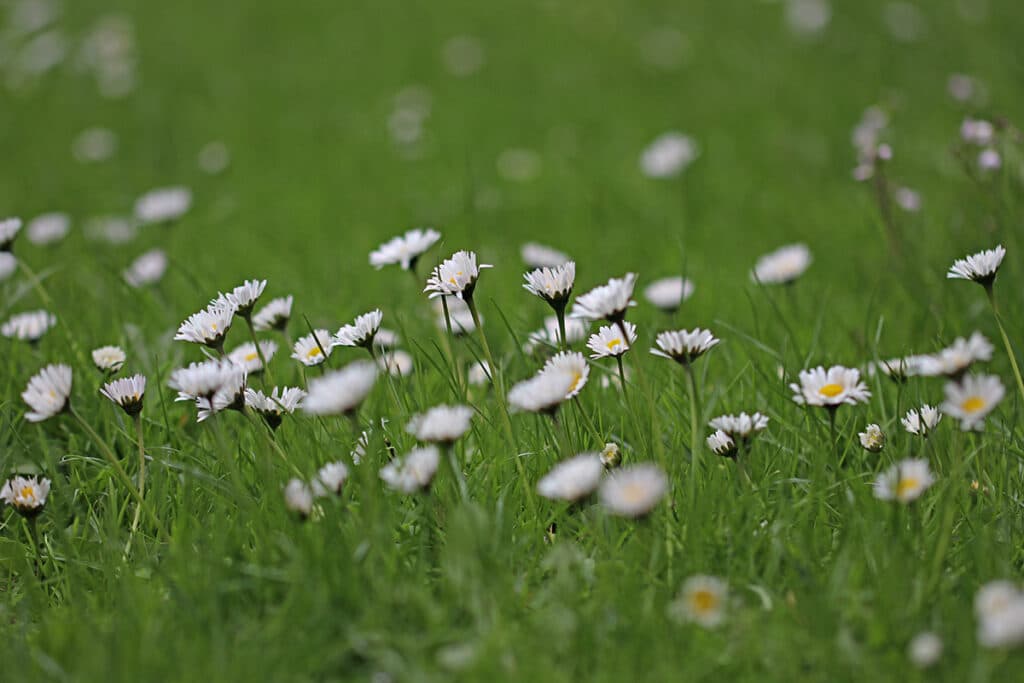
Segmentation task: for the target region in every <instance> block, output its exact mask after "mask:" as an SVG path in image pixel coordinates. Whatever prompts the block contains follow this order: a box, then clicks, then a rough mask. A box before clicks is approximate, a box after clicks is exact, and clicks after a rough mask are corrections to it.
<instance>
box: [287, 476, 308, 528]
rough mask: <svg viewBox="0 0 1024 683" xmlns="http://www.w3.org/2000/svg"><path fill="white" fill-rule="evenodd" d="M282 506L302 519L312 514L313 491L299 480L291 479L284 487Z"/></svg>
mask: <svg viewBox="0 0 1024 683" xmlns="http://www.w3.org/2000/svg"><path fill="white" fill-rule="evenodd" d="M284 504H285V507H287V508H288V509H289V510H291V511H292V512H296V513H298V514H299V516H300V517H302V518H303V519H305V518H307V517H309V515H310V514H311V513H312V512H313V489H311V488H310V487H309V485H308V484H306V482H304V481H302V480H300V479H292V480H290V481H289V482H288V485H287V486H285V487H284Z"/></svg>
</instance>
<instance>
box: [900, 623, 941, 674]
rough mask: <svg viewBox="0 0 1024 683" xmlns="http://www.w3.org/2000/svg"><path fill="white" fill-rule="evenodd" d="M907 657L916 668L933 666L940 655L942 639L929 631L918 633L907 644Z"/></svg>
mask: <svg viewBox="0 0 1024 683" xmlns="http://www.w3.org/2000/svg"><path fill="white" fill-rule="evenodd" d="M907 657H908V658H909V659H910V662H911V663H912V664H913V665H914V666H916V667H917V668H918V669H927V668H928V667H930V666H933V665H934V664H935V663H936V662H938V661H939V658H940V657H942V639H941V638H939V637H938V636H937V635H935V634H934V633H931V632H930V631H925V632H923V633H918V634H917V635H916V636H914V637H913V638H912V639H911V641H910V644H909V645H907Z"/></svg>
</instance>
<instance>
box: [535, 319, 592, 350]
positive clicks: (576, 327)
mask: <svg viewBox="0 0 1024 683" xmlns="http://www.w3.org/2000/svg"><path fill="white" fill-rule="evenodd" d="M589 332H590V323H589V322H588V321H586V320H582V319H580V318H568V319H567V320H566V321H565V343H566V344H568V345H570V346H571V345H573V344H576V343H579V342H581V341H583V340H584V339H586V338H587V334H588V333H589ZM560 334H561V333H560V332H559V331H558V318H557V317H555V316H553V315H549V316H548V317H546V318H544V327H543V328H542V329H539V330H537V331H535V332H531V333H530V334H529V336H528V337H527V339H526V343H525V344H523V351H524V352H526V353H533V352H534V351H535V350H537V349H538V348H553V349H557V348H558V347H559V346H560V345H561V342H560V341H559V335H560Z"/></svg>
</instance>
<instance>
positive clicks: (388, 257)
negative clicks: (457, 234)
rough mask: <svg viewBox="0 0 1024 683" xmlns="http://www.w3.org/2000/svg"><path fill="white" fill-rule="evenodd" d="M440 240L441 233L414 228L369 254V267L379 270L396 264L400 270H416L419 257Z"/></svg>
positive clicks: (428, 229) (431, 229) (430, 229)
mask: <svg viewBox="0 0 1024 683" xmlns="http://www.w3.org/2000/svg"><path fill="white" fill-rule="evenodd" d="M439 239H441V233H439V232H438V231H437V230H434V229H433V228H426V229H423V228H414V229H413V230H409V231H408V232H406V233H405V234H404V235H399V236H398V237H395V238H393V239H390V240H388V241H387V242H385V243H384V244H382V245H380V246H379V247H377V249H376V250H375V251H373V252H371V253H370V265H371V266H373V267H374V268H376V269H377V270H380V269H381V268H383V267H384V266H388V265H392V264H398V265H400V266H401V267H402V270H413V271H414V270H416V262H417V261H418V260H419V258H420V256H422V255H423V254H424V252H426V251H427V249H430V247H432V246H434V244H435V243H437V241H438V240H439Z"/></svg>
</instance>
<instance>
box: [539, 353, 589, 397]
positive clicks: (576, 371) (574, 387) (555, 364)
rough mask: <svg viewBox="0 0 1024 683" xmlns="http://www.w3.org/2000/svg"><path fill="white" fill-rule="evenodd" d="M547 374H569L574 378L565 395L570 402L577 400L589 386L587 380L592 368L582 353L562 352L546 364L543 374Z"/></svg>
mask: <svg viewBox="0 0 1024 683" xmlns="http://www.w3.org/2000/svg"><path fill="white" fill-rule="evenodd" d="M545 372H549V373H550V372H558V373H568V374H569V375H571V376H572V383H571V384H570V385H569V390H568V391H567V392H566V394H565V398H566V399H567V400H568V399H570V398H576V396H578V395H579V393H580V392H581V391H583V387H585V386H586V385H587V379H588V378H589V377H590V366H589V365H587V359H586V358H584V357H583V354H582V353H577V352H575V351H562V352H561V353H558V354H555V355H554V356H552V357H551V358H550V359H548V362H547V363H545V364H544V368H543V369H542V370H541V373H542V374H543V373H545Z"/></svg>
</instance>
